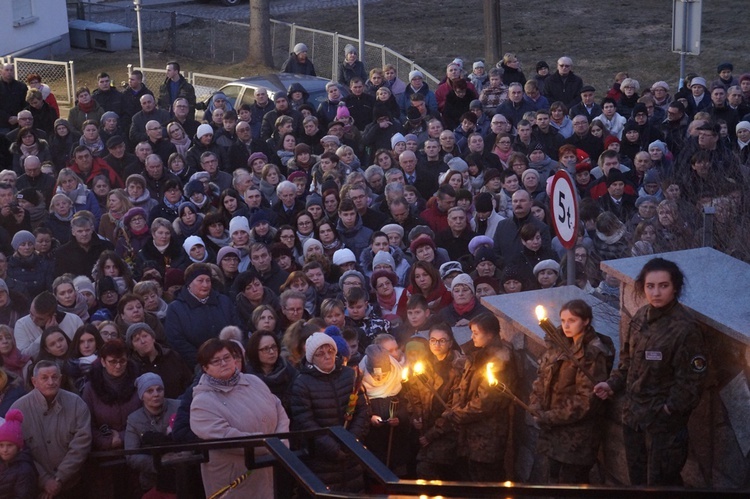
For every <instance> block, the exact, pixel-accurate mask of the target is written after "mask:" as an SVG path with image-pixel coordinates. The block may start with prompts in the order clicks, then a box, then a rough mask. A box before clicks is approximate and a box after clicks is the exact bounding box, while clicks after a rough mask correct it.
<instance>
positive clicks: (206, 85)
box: [127, 64, 237, 102]
mask: <svg viewBox="0 0 750 499" xmlns="http://www.w3.org/2000/svg"><path fill="white" fill-rule="evenodd" d="M136 69H137V70H140V71H141V72H142V73H143V82H144V83H146V85H147V86H149V88H151V89H152V90H154V91H155V89H157V88H159V85H161V83H162V82H163V81H164V78H165V77H166V74H165V72H164V69H163V68H161V69H156V68H141V67H139V66H136V65H133V64H128V66H127V72H128V74H130V73H132V72H133V71H134V70H136ZM183 74H184V76H185V79H186V80H187V81H188V83H190V84H191V85H193V87H195V97H196V99H197V100H198V101H199V102H200V101H202V100H206V99H207V98H209V97H211V94H213V93H214V92H215V91H216V90H218V89H219V87H221V86H222V85H224V84H225V83H226V82H228V81H234V80H236V79H237V78H231V77H229V76H218V75H210V74H205V73H199V72H196V71H190V70H188V69H187V68H186V69H185V70H184V71H183Z"/></svg>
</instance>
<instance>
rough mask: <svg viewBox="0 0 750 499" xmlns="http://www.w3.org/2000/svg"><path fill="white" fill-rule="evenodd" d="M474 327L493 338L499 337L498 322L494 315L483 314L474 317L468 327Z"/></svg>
mask: <svg viewBox="0 0 750 499" xmlns="http://www.w3.org/2000/svg"><path fill="white" fill-rule="evenodd" d="M472 326H476V327H478V328H479V329H481V330H482V332H483V333H484V334H491V335H494V336H499V335H500V321H499V320H498V319H497V317H496V316H495V315H494V314H491V313H489V312H484V313H481V314H479V315H478V316H476V317H474V318H473V319H472V320H471V322H469V327H472Z"/></svg>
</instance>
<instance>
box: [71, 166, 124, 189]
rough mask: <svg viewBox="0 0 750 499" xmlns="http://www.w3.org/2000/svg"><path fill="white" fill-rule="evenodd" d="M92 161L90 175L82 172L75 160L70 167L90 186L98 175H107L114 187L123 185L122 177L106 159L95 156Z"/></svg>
mask: <svg viewBox="0 0 750 499" xmlns="http://www.w3.org/2000/svg"><path fill="white" fill-rule="evenodd" d="M92 161H93V164H92V166H91V171H90V172H89V174H88V175H84V174H83V172H81V169H80V168H78V165H77V164H76V163H75V161H71V163H70V169H71V170H73V171H74V172H76V174H77V175H78V176H79V177H81V180H83V183H84V184H86V185H87V186H88V187H89V188H91V187H92V186H93V181H94V177H96V176H97V175H104V176H106V177H107V178H108V179H109V183H110V184H112V188H113V189H115V188H119V187H123V184H122V179H121V178H120V176H119V175H118V174H117V173H115V171H114V170H113V169H112V168H110V167H109V165H108V164H107V162H106V161H104V160H103V159H101V158H93V160H92Z"/></svg>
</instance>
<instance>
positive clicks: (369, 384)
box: [359, 355, 401, 399]
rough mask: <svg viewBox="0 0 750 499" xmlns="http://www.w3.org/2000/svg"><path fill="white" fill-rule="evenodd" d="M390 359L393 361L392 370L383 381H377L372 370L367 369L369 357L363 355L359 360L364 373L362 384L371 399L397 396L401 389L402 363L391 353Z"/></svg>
mask: <svg viewBox="0 0 750 499" xmlns="http://www.w3.org/2000/svg"><path fill="white" fill-rule="evenodd" d="M388 360H390V361H391V370H390V371H389V372H388V376H387V377H386V378H385V379H384V380H381V381H375V379H374V378H373V377H372V374H370V371H368V370H367V357H363V358H362V360H361V361H360V362H359V369H360V371H362V373H364V374H363V376H362V386H363V387H364V388H365V392H366V393H367V396H368V397H369V398H371V399H383V398H387V397H395V396H396V395H398V394H399V392H400V391H401V365H399V363H398V361H397V360H396V359H394V358H393V357H391V356H390V355H389V356H388Z"/></svg>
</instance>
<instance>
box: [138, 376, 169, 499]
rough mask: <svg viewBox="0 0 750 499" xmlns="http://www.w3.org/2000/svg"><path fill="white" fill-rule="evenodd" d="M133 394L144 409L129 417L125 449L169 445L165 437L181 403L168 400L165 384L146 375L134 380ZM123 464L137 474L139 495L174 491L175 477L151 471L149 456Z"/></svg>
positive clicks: (162, 471) (139, 456)
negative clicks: (134, 391) (161, 444)
mask: <svg viewBox="0 0 750 499" xmlns="http://www.w3.org/2000/svg"><path fill="white" fill-rule="evenodd" d="M135 387H136V392H137V393H138V398H139V399H140V400H141V402H142V403H143V406H142V407H141V408H139V409H137V410H136V411H135V412H132V413H130V415H129V416H128V420H127V427H126V429H125V449H126V450H131V449H139V448H141V447H145V446H149V445H157V444H160V443H170V442H171V438H169V437H168V433H169V431H170V430H171V419H172V417H173V416H174V415H175V414H176V413H177V408H178V407H179V406H180V402H179V401H178V400H175V399H174V398H171V397H167V395H166V392H165V388H164V381H163V380H162V379H161V377H160V376H159V375H158V374H154V373H150V372H147V373H145V374H141V375H140V376H139V377H138V378H137V379H136V380H135ZM125 460H126V461H127V463H128V466H130V468H132V469H133V470H135V471H138V472H139V475H138V479H139V482H140V486H141V493H146V492H148V491H153V492H154V493H156V494H158V493H160V492H161V493H166V494H169V493H172V494H174V492H175V490H176V487H175V481H174V476H170V473H169V472H168V471H167V472H166V473H165V472H164V469H162V470H160V471H161V473H162V474H161V476H159V477H158V478H157V474H158V473H159V472H158V471H157V470H156V468H155V467H154V460H153V458H152V457H151V456H150V455H149V454H132V455H130V456H127V457H126V458H125Z"/></svg>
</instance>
